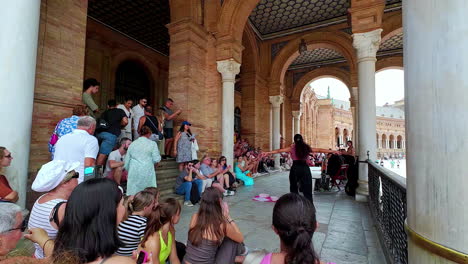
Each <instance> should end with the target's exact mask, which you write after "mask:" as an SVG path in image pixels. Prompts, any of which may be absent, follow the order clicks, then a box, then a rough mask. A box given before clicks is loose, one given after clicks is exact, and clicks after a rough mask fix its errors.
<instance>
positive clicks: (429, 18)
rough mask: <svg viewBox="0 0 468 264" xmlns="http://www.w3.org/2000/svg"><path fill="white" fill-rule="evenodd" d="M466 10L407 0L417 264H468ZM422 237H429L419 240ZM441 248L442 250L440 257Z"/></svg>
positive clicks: (410, 186) (412, 258)
mask: <svg viewBox="0 0 468 264" xmlns="http://www.w3.org/2000/svg"><path fill="white" fill-rule="evenodd" d="M466 8H467V2H466V0H450V1H437V0H429V1H427V0H411V1H403V23H404V25H403V30H404V34H403V36H404V38H405V50H404V58H405V61H404V66H405V89H406V90H405V101H406V102H405V105H406V111H405V115H406V118H405V122H406V137H405V138H406V140H407V143H408V149H407V151H406V153H407V161H406V170H407V174H408V178H407V179H406V182H407V188H406V190H407V212H408V219H407V224H408V227H409V229H410V230H409V232H408V233H409V239H408V253H409V259H408V263H412V264H413V263H414V264H423V263H424V264H435V263H437V264H445V263H467V259H468V257H467V255H468V225H467V222H468V210H466V202H465V201H467V200H468V192H467V191H466V186H467V185H468V178H467V175H466V167H465V166H463V164H466V149H467V148H468V141H467V140H466V131H468V104H467V102H468V61H467V60H466V58H467V55H468V54H467V50H466V47H467V46H468V35H467V34H466V32H468V23H467V22H466V19H467V16H466ZM422 99H423V100H422ZM431 139H433V140H431ZM428 141H430V143H429V142H428ZM434 150H436V151H434ZM434 161H437V162H434ZM409 175H411V177H410V176H409ZM416 235H420V236H422V237H424V238H425V240H422V241H421V240H417V239H414V238H415V237H416ZM426 241H427V242H426ZM424 242H426V244H425V243H424ZM427 244H430V247H427V246H426V245H427ZM437 246H439V247H440V246H443V248H442V249H441V250H440V251H438V252H437V251H435V250H434V249H435V248H436V247H437Z"/></svg>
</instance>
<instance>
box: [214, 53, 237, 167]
mask: <svg viewBox="0 0 468 264" xmlns="http://www.w3.org/2000/svg"><path fill="white" fill-rule="evenodd" d="M217 64H218V71H219V72H220V73H221V75H222V77H223V104H222V126H223V128H222V138H223V139H222V145H223V149H222V151H223V152H222V153H223V155H224V156H225V157H226V159H227V164H234V163H233V158H234V157H233V156H234V84H235V82H236V75H237V74H238V73H239V71H240V63H238V62H236V61H235V60H233V59H230V60H223V61H218V62H217Z"/></svg>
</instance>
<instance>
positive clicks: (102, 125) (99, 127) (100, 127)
mask: <svg viewBox="0 0 468 264" xmlns="http://www.w3.org/2000/svg"><path fill="white" fill-rule="evenodd" d="M104 116H107V110H106V111H105V112H104V113H102V115H101V117H100V118H99V119H98V121H97V122H96V132H102V131H106V130H108V129H109V127H110V125H109V122H107V120H106V119H105V117H104Z"/></svg>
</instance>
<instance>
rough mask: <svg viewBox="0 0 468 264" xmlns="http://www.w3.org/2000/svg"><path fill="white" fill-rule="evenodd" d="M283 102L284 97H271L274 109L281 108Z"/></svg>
mask: <svg viewBox="0 0 468 264" xmlns="http://www.w3.org/2000/svg"><path fill="white" fill-rule="evenodd" d="M283 101H284V97H283V96H282V95H275V96H270V103H271V104H272V105H273V107H280V106H281V104H282V103H283Z"/></svg>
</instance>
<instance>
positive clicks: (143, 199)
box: [126, 191, 156, 215]
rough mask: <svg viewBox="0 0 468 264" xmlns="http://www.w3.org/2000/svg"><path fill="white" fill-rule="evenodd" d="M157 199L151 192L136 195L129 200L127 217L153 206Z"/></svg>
mask: <svg viewBox="0 0 468 264" xmlns="http://www.w3.org/2000/svg"><path fill="white" fill-rule="evenodd" d="M155 200H156V197H154V195H153V194H152V193H151V192H147V191H141V192H138V193H137V194H135V195H134V196H133V197H132V198H129V199H128V204H127V206H126V208H127V215H131V214H132V213H134V212H140V211H143V210H144V209H145V207H148V206H150V205H152V204H154V201H155Z"/></svg>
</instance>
